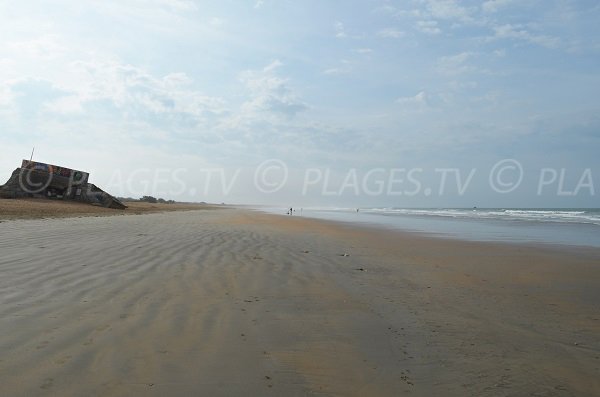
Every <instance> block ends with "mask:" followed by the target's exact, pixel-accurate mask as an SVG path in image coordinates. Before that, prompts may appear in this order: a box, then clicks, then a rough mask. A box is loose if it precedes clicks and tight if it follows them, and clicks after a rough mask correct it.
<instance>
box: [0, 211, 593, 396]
mask: <svg viewBox="0 0 600 397" xmlns="http://www.w3.org/2000/svg"><path fill="white" fill-rule="evenodd" d="M0 253H1V255H0V275H1V277H0V298H1V302H2V305H1V306H0V310H1V315H0V330H2V332H1V333H0V390H1V392H0V394H2V395H7V396H8V395H10V396H37V395H41V396H44V395H48V396H167V395H168V396H198V395H205V396H231V395H244V396H246V395H251V396H269V395H272V396H304V395H324V396H329V395H339V396H398V395H414V396H529V395H533V396H593V395H599V394H600V380H599V379H600V369H599V368H600V310H599V303H600V292H599V291H600V266H599V264H600V252H599V250H592V249H579V250H576V249H575V248H559V247H547V248H540V247H532V246H519V245H502V244H484V243H469V242H459V241H451V240H439V239H438V240H436V239H429V238H425V237H419V236H415V235H410V234H403V233H397V232H386V231H377V230H369V229H365V228H351V227H349V226H342V225H338V224H334V223H327V222H324V221H317V220H310V219H304V218H301V217H283V216H274V215H265V214H259V213H253V212H250V211H246V210H237V209H226V210H222V211H192V212H171V213H158V214H147V215H142V216H119V217H99V218H96V217H91V218H90V217H88V218H72V219H46V220H18V221H5V222H3V223H0Z"/></svg>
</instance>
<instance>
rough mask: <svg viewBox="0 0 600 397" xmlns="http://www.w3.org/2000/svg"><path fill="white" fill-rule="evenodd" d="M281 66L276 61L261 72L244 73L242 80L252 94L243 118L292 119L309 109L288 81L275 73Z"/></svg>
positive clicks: (244, 109)
mask: <svg viewBox="0 0 600 397" xmlns="http://www.w3.org/2000/svg"><path fill="white" fill-rule="evenodd" d="M281 65H282V63H281V62H280V61H278V60H275V61H273V62H272V63H271V64H269V65H267V66H266V67H264V68H263V69H262V70H261V71H252V70H248V71H245V72H244V73H242V76H241V79H240V80H241V81H242V83H243V84H244V85H245V86H246V88H247V89H248V91H249V93H250V98H249V100H247V101H246V102H244V103H243V104H242V106H241V115H240V116H241V117H242V118H245V119H254V120H256V119H264V118H267V119H269V118H273V117H278V116H285V117H287V118H291V117H294V116H295V115H296V114H297V113H298V112H301V111H303V110H306V109H307V105H306V104H305V103H303V102H302V101H300V99H299V98H298V97H297V95H296V94H295V93H294V92H293V91H292V89H291V88H290V87H289V86H288V84H287V83H288V81H287V80H286V79H283V78H281V77H279V76H277V75H275V73H274V71H275V70H276V69H277V68H279V67H280V66H281ZM238 121H239V119H238Z"/></svg>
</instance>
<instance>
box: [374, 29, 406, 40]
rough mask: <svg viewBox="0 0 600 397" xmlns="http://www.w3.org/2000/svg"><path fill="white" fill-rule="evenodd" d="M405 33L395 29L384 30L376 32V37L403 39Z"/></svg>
mask: <svg viewBox="0 0 600 397" xmlns="http://www.w3.org/2000/svg"><path fill="white" fill-rule="evenodd" d="M404 35H405V33H404V32H402V31H400V30H398V29H395V28H385V29H382V30H380V31H379V32H377V36H379V37H384V38H392V39H399V38H401V37H404Z"/></svg>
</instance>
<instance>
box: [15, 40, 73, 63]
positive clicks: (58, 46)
mask: <svg viewBox="0 0 600 397" xmlns="http://www.w3.org/2000/svg"><path fill="white" fill-rule="evenodd" d="M6 47H7V48H8V49H9V50H12V51H14V52H15V53H16V54H18V55H19V56H27V57H29V58H32V59H35V60H50V59H54V58H57V57H59V56H61V55H63V54H64V53H65V52H67V47H66V46H65V45H63V44H62V43H61V40H60V38H59V37H58V36H57V35H50V34H48V35H43V36H39V37H36V38H34V39H29V40H21V41H13V42H9V43H7V44H6Z"/></svg>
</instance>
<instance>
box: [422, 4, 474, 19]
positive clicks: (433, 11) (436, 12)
mask: <svg viewBox="0 0 600 397" xmlns="http://www.w3.org/2000/svg"><path fill="white" fill-rule="evenodd" d="M427 10H428V12H429V15H430V16H431V17H433V18H439V19H450V20H452V19H454V20H458V21H461V22H470V21H472V20H473V18H472V17H471V12H470V10H469V9H467V8H465V7H463V6H461V5H459V4H458V3H457V2H456V1H455V0H427Z"/></svg>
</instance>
